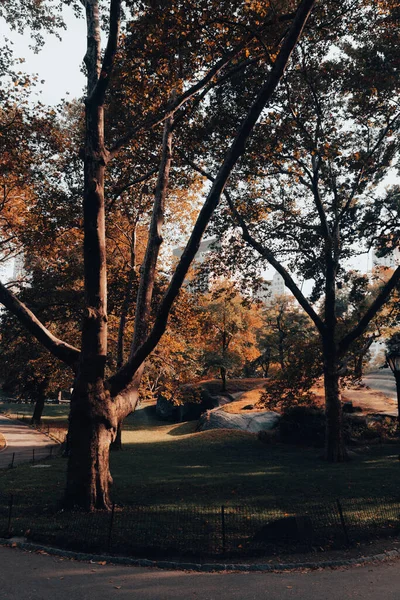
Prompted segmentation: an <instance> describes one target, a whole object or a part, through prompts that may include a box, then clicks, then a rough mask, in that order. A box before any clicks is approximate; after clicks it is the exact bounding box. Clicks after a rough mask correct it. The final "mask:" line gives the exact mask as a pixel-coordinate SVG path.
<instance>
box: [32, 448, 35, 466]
mask: <svg viewBox="0 0 400 600" xmlns="http://www.w3.org/2000/svg"><path fill="white" fill-rule="evenodd" d="M32 464H33V465H34V464H35V448H32Z"/></svg>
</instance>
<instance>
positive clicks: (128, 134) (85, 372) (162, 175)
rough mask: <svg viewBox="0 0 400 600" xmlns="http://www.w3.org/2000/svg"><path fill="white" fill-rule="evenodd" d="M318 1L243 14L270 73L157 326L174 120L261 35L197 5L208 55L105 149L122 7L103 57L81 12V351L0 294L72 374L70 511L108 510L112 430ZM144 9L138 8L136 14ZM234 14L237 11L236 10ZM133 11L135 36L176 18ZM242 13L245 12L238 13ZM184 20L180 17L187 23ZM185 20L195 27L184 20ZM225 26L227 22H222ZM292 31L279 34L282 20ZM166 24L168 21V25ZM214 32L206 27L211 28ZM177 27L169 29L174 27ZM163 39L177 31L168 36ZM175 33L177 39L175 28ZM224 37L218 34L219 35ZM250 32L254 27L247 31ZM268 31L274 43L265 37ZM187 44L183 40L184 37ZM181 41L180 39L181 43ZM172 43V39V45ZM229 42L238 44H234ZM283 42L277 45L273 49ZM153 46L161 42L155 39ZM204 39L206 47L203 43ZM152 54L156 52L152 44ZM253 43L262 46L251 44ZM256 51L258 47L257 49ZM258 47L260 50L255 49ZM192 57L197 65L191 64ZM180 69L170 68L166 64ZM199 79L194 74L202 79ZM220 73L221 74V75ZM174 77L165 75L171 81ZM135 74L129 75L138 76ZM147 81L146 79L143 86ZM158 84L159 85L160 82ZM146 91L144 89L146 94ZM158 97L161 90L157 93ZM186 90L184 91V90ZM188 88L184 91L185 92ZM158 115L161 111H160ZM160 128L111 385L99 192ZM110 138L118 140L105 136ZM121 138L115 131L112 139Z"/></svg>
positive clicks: (112, 8) (89, 8) (116, 1)
mask: <svg viewBox="0 0 400 600" xmlns="http://www.w3.org/2000/svg"><path fill="white" fill-rule="evenodd" d="M314 1H315V0H302V1H301V3H300V4H299V6H298V8H297V11H296V13H295V15H294V16H293V15H292V14H290V16H289V17H288V15H287V14H281V16H279V15H278V16H276V13H275V11H272V12H271V11H270V10H269V9H267V10H264V7H263V6H262V7H261V9H262V11H261V15H260V14H258V13H257V12H256V6H254V8H253V5H252V11H253V10H254V11H255V14H254V13H252V11H250V12H249V13H248V14H246V18H247V19H248V20H249V21H250V23H251V22H252V21H253V22H254V27H255V31H256V32H257V31H259V32H260V33H261V32H262V34H264V35H265V37H264V39H263V41H262V43H261V45H264V44H265V43H267V44H268V43H271V44H275V43H278V49H277V50H276V51H275V59H274V60H273V62H272V64H271V67H270V68H269V70H268V73H267V74H266V75H264V76H263V80H262V82H261V83H260V84H259V86H258V92H257V94H256V97H255V100H254V101H252V102H249V104H248V107H247V108H246V110H245V111H244V113H243V114H242V117H241V119H240V121H241V125H240V126H239V128H238V130H237V133H236V135H235V136H234V137H233V139H232V141H231V143H230V144H228V146H227V149H226V151H225V153H224V156H223V158H222V160H220V166H219V168H218V174H217V176H216V178H215V183H214V184H213V186H212V187H211V189H210V191H209V193H208V194H207V197H206V199H205V201H204V204H203V206H202V209H201V211H200V213H199V215H198V217H197V220H196V223H195V225H194V227H193V230H192V233H191V236H190V239H189V242H188V244H187V246H186V249H185V251H184V253H183V255H182V257H181V259H180V261H179V263H178V265H177V267H176V269H175V271H174V273H173V275H172V277H171V280H170V284H169V286H168V288H167V290H166V292H165V295H164V297H163V299H162V300H161V302H160V304H159V306H158V309H157V313H156V317H155V320H154V323H153V324H152V326H151V324H150V307H151V300H152V293H153V289H154V280H155V272H156V271H155V270H156V264H157V259H158V256H159V250H160V245H161V242H162V237H161V227H162V223H163V216H164V204H165V198H166V194H167V189H168V179H169V173H170V169H171V161H172V152H171V149H172V137H173V135H172V132H173V128H174V126H175V124H176V123H177V122H178V121H179V117H180V116H183V115H182V110H183V114H184V109H183V107H184V105H185V103H186V104H187V103H188V102H189V100H191V101H192V102H195V101H196V100H198V99H199V97H201V94H202V92H203V91H205V90H207V85H208V84H210V83H211V82H212V81H213V78H215V77H217V76H219V75H220V74H221V73H224V69H226V71H227V70H228V69H229V66H230V64H231V62H232V60H234V59H238V57H240V56H244V57H245V59H247V57H246V53H247V51H248V50H249V47H251V45H252V44H254V43H255V42H256V41H257V40H258V37H257V35H255V33H248V29H247V28H246V30H245V33H244V34H243V33H240V34H237V33H236V34H235V35H234V36H233V38H232V34H233V31H234V29H232V28H231V27H229V26H228V25H226V26H225V25H223V26H222V30H221V29H220V23H219V22H217V23H215V20H214V15H215V14H216V13H215V11H216V7H215V6H214V5H212V3H211V5H209V4H208V3H207V2H204V6H196V7H193V10H194V12H195V13H196V15H198V14H199V10H202V12H205V13H206V15H207V17H206V23H205V25H208V23H207V21H208V20H210V21H211V22H214V28H213V31H214V32H215V35H214V36H211V37H212V38H215V39H211V40H209V42H208V45H209V47H210V48H212V49H213V51H212V52H211V53H210V52H209V48H208V47H207V44H206V45H205V46H204V47H203V46H202V45H199V46H197V47H195V48H193V46H192V45H191V44H188V45H187V47H186V48H185V52H186V53H187V55H188V57H189V59H190V60H189V59H188V64H189V66H191V65H192V64H194V71H193V70H192V71H190V72H189V73H185V75H186V77H185V80H186V82H187V83H188V86H186V85H184V84H183V80H179V79H178V81H173V84H174V87H173V89H171V91H169V90H168V93H166V94H163V95H162V101H163V103H164V104H163V106H161V108H160V109H159V110H155V111H152V110H151V105H150V108H149V110H148V112H147V113H146V112H145V114H144V118H143V119H142V120H141V121H139V122H138V123H137V124H136V125H135V127H133V128H129V127H127V126H126V125H125V132H124V133H123V135H122V136H120V137H118V138H116V137H115V138H114V139H112V138H113V136H112V135H111V136H109V137H110V138H111V145H108V144H109V142H108V144H107V143H106V140H105V105H106V102H107V98H109V97H107V96H106V94H107V92H108V91H109V89H110V86H111V77H112V72H113V69H114V65H115V63H116V61H118V49H119V46H118V45H119V39H120V34H119V31H120V26H121V0H110V1H109V2H107V3H104V5H107V6H108V8H109V17H108V40H107V45H106V48H105V51H104V54H102V51H101V34H100V23H101V19H102V18H104V19H105V20H107V19H106V18H105V13H103V12H101V11H102V9H103V3H99V2H97V0H86V1H85V2H84V7H85V11H86V20H87V34H88V35H87V53H86V56H85V65H86V73H87V92H86V98H85V139H84V143H83V146H82V149H81V153H80V156H81V158H82V159H83V162H84V190H83V232H84V244H83V255H84V288H85V308H84V311H83V321H82V337H81V346H80V349H79V350H78V349H77V348H76V347H74V346H72V345H70V344H68V343H66V342H64V341H62V340H60V339H59V338H57V337H56V336H55V335H54V334H52V333H51V332H50V331H49V330H48V329H47V328H46V327H45V326H44V325H43V324H42V323H41V322H40V321H39V320H38V318H37V317H36V316H35V315H34V314H33V312H31V311H30V310H29V309H28V308H27V307H26V306H25V305H24V304H23V303H21V302H20V301H19V300H18V299H17V297H16V296H15V295H13V294H12V293H11V292H10V290H8V289H7V288H6V287H4V286H3V285H1V286H0V300H1V302H2V303H3V304H4V305H5V306H6V308H7V309H9V310H11V312H13V313H14V314H15V316H16V317H17V318H18V319H19V320H20V321H21V323H23V324H24V325H25V327H27V329H28V330H29V331H30V332H31V333H32V334H33V335H35V337H36V338H37V339H38V340H39V342H41V343H42V344H43V345H44V346H45V347H46V348H47V349H48V350H50V352H52V353H53V355H54V356H55V357H57V358H58V359H60V360H62V361H63V362H65V363H66V364H67V365H69V366H70V367H71V368H72V369H73V370H74V372H75V384H74V391H73V394H72V399H71V412H70V419H69V446H70V455H69V459H68V469H67V484H66V492H65V505H66V506H75V505H79V506H83V507H85V508H86V509H94V508H96V507H98V508H109V507H110V495H109V494H110V483H111V481H112V478H111V475H110V469H109V448H110V443H111V442H112V440H113V439H114V438H115V435H116V432H117V429H118V423H119V422H121V420H123V419H124V418H125V417H126V416H127V415H128V414H129V413H130V412H132V411H133V410H134V409H135V406H136V404H137V400H138V388H139V383H140V379H141V377H142V373H143V369H144V362H145V360H146V359H147V357H148V356H149V354H150V353H151V352H152V351H153V350H154V349H155V347H156V346H157V344H158V342H159V341H160V339H161V336H162V335H163V333H164V331H165V328H166V324H167V320H168V315H169V313H170V310H171V306H172V304H173V302H174V300H175V299H176V297H177V295H178V293H179V290H180V288H181V286H182V283H183V281H184V278H185V276H186V273H187V271H188V269H189V267H190V264H191V262H192V260H193V258H194V256H195V254H196V250H197V248H198V245H199V243H200V240H201V237H202V235H203V233H204V231H205V229H206V227H207V225H208V223H209V220H210V218H211V215H212V213H213V211H214V209H215V207H216V205H217V204H218V201H219V199H220V196H221V194H222V192H223V190H224V187H225V185H226V183H227V180H228V178H229V176H230V174H231V172H232V170H233V168H234V167H235V165H236V163H237V161H238V160H239V158H240V157H241V156H242V155H243V153H244V151H245V148H246V144H247V142H248V140H249V137H250V135H251V133H252V131H253V129H254V127H255V124H256V122H257V120H258V119H259V117H260V115H261V113H262V111H263V110H264V108H265V106H266V105H267V104H268V103H269V102H270V99H271V97H272V94H273V93H274V92H275V90H276V88H277V86H278V84H279V81H280V79H281V78H282V75H283V73H284V70H285V69H286V67H287V64H288V61H289V59H290V56H291V54H292V52H293V49H294V47H295V46H296V43H297V41H298V39H299V37H300V36H301V33H302V30H303V28H304V25H305V23H306V21H307V19H308V17H309V14H310V12H311V9H312V8H313V5H314ZM176 6H177V9H179V10H177V14H178V15H179V17H180V18H185V23H186V25H188V26H189V30H190V25H191V23H192V26H193V27H194V31H195V32H199V33H200V34H202V35H200V38H199V39H203V40H204V39H205V38H207V27H206V26H203V24H204V21H202V19H203V17H202V16H201V15H200V18H196V19H195V18H194V17H193V19H192V15H191V14H190V11H189V13H188V11H187V10H186V9H187V8H188V7H187V6H186V3H184V5H180V4H179V3H177V5H176ZM218 8H221V11H222V14H223V11H224V10H225V9H226V10H227V14H228V16H233V17H236V14H235V10H236V8H235V7H233V6H232V4H231V3H229V6H228V7H226V5H225V4H224V3H222V6H221V7H218ZM139 9H140V10H139ZM237 9H239V7H237ZM130 10H132V11H133V12H132V14H133V15H134V18H132V20H131V22H130V23H129V27H130V28H131V31H132V32H133V33H134V32H135V31H140V27H141V25H142V23H144V24H146V23H151V22H155V21H156V19H155V16H157V14H162V15H164V16H165V17H166V16H167V14H168V15H172V14H173V13H172V10H170V7H168V10H166V7H165V5H164V3H160V4H159V3H157V2H149V4H147V3H145V2H143V3H140V6H139V4H138V5H136V4H134V3H127V11H128V13H129V11H130ZM244 10H245V11H247V5H246V7H245V8H244ZM185 15H186V17H185ZM187 16H189V18H190V19H192V21H189V20H188V18H187ZM172 20H173V19H172ZM227 20H228V19H227ZM286 21H289V22H290V25H289V27H288V29H287V31H285V25H284V24H285V22H286ZM164 22H165V21H164ZM210 24H211V23H210ZM173 25H175V24H174V23H173ZM169 31H173V29H170V30H169ZM179 31H182V27H180V29H179ZM221 31H222V33H220V32H221ZM250 31H253V29H252V28H251V27H250ZM269 31H270V32H271V39H270V42H268V40H267V41H266V39H267V38H268V32H269ZM182 37H184V36H183V34H181V38H182ZM181 38H180V39H181ZM173 39H176V35H175V38H174V36H171V40H173ZM232 39H234V40H235V42H236V41H237V44H236V45H235V46H233V48H232V47H230V46H231V42H232ZM279 40H281V41H280V42H279ZM155 41H157V40H155ZM206 41H207V40H206ZM148 42H149V46H150V50H151V46H152V44H153V41H152V40H148ZM257 43H258V42H257ZM256 45H257V44H256ZM259 45H260V44H259ZM199 51H205V52H204V56H203V57H202V58H200V59H197V57H196V52H199ZM192 52H194V53H195V59H194V60H192V57H193V54H192ZM149 62H150V64H148V65H147V71H146V72H145V80H144V82H143V83H144V85H143V87H142V88H141V87H140V86H139V85H137V86H136V88H134V89H135V92H136V96H135V95H134V98H135V100H134V102H135V104H136V106H137V107H138V109H139V110H141V109H142V106H141V104H142V102H143V108H145V107H146V106H148V101H147V103H146V100H145V99H146V98H148V96H149V95H148V90H151V86H152V79H151V75H153V76H155V77H156V79H157V73H158V72H157V68H158V65H157V64H154V63H152V62H151V61H149ZM210 62H211V65H212V66H211V67H210V68H208V70H207V71H206V73H205V75H204V74H201V68H202V66H203V64H204V65H206V64H208V65H209V64H210ZM172 66H173V67H176V65H175V64H174V65H172ZM199 71H200V74H199ZM226 71H225V73H226ZM164 72H165V71H163V65H160V70H159V73H160V74H161V75H163V73H164ZM176 72H179V70H178V71H177V70H176V69H175V70H172V69H171V70H169V71H168V74H169V76H170V77H172V73H176ZM139 73H140V72H139V71H138V70H136V71H135V75H136V76H139ZM147 78H148V79H147ZM160 81H162V77H160ZM147 84H148V86H147ZM160 89H162V88H160ZM180 90H182V91H180ZM183 90H184V91H183ZM157 108H158V107H157ZM159 123H164V129H163V139H162V147H161V152H160V160H159V168H158V178H157V185H156V189H155V193H154V203H153V211H152V218H151V222H150V227H149V235H148V243H147V249H146V255H145V258H144V262H143V264H142V268H141V277H140V282H139V290H138V295H137V301H136V315H135V330H134V337H133V342H132V346H131V352H130V356H129V358H128V360H127V361H126V362H125V364H124V365H123V366H122V367H121V369H119V370H118V371H117V372H116V373H114V374H113V375H112V376H111V377H107V375H106V363H107V320H108V317H107V266H106V227H105V222H106V212H105V196H104V185H105V175H106V170H107V167H108V166H109V165H110V163H111V161H112V160H113V159H114V158H115V157H116V156H117V154H118V152H119V151H120V149H121V148H122V147H124V145H126V144H127V143H128V142H129V141H130V140H134V139H138V137H139V134H140V132H141V131H142V130H143V129H146V130H147V131H150V130H151V129H152V128H154V127H156V126H157V125H158V124H159ZM111 133H114V132H111ZM116 133H118V132H116Z"/></svg>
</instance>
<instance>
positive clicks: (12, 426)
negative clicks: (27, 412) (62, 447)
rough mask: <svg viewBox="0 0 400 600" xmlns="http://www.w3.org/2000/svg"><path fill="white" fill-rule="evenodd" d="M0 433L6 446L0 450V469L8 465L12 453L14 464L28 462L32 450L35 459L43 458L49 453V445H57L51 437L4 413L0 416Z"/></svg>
mask: <svg viewBox="0 0 400 600" xmlns="http://www.w3.org/2000/svg"><path fill="white" fill-rule="evenodd" d="M0 433H2V434H3V436H4V437H5V439H6V442H7V446H6V448H5V449H4V450H2V451H1V452H0V469H6V468H8V467H9V465H10V463H11V461H12V460H13V455H14V465H17V464H21V463H24V462H29V461H31V460H32V459H33V450H34V451H35V460H39V459H40V458H44V457H45V456H48V455H49V454H50V447H53V448H54V447H56V446H57V447H58V444H57V443H56V442H54V441H53V440H52V439H50V438H49V437H47V436H46V435H44V434H43V433H40V432H38V431H36V430H35V429H31V428H30V427H27V426H26V425H22V424H21V423H19V422H18V421H13V420H12V419H8V418H7V417H5V416H4V415H1V416H0Z"/></svg>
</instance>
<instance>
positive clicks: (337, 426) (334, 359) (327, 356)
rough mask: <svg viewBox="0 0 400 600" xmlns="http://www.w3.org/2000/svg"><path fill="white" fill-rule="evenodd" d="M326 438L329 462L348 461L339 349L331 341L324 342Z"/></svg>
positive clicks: (326, 453) (326, 454)
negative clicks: (340, 381)
mask: <svg viewBox="0 0 400 600" xmlns="http://www.w3.org/2000/svg"><path fill="white" fill-rule="evenodd" d="M323 352H324V384H325V415H326V438H325V457H326V459H327V460H328V461H329V462H344V461H346V460H348V455H347V452H346V447H345V444H344V438H343V416H342V403H341V397H340V387H339V361H338V355H337V349H336V345H335V343H334V341H333V340H332V338H331V339H328V340H323Z"/></svg>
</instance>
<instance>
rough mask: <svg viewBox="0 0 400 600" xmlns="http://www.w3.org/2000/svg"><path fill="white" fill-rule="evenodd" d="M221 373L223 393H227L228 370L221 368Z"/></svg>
mask: <svg viewBox="0 0 400 600" xmlns="http://www.w3.org/2000/svg"><path fill="white" fill-rule="evenodd" d="M219 371H220V373H221V380H222V386H221V392H226V368H225V367H220V369H219Z"/></svg>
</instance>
